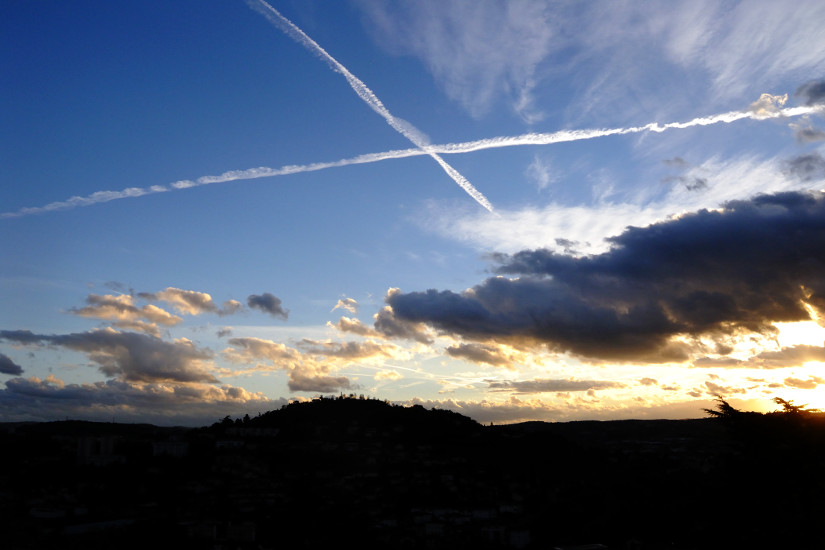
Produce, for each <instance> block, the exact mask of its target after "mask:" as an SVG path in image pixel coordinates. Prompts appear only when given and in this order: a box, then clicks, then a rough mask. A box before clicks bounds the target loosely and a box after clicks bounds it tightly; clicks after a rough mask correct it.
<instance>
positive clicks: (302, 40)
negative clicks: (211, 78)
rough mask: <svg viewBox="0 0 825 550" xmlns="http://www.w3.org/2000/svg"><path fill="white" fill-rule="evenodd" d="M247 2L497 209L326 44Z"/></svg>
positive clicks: (259, 1)
mask: <svg viewBox="0 0 825 550" xmlns="http://www.w3.org/2000/svg"><path fill="white" fill-rule="evenodd" d="M247 4H248V5H249V7H251V8H252V9H254V10H255V11H257V12H259V13H261V14H263V15H264V17H266V18H267V19H268V20H269V21H270V22H271V23H272V24H273V25H275V26H276V27H277V28H278V29H280V30H281V31H283V32H284V33H285V34H286V35H287V36H289V37H290V38H292V39H293V40H295V41H296V42H298V43H299V44H300V45H302V46H303V47H305V48H306V49H308V50H309V51H311V52H312V53H314V54H315V55H317V56H318V57H320V58H321V59H323V60H324V61H326V62H327V64H328V65H329V66H330V68H331V69H332V70H333V71H335V72H337V73H340V74H342V75H343V76H344V78H346V79H347V82H348V83H349V85H350V86H351V87H352V89H353V90H355V93H356V94H358V97H360V98H361V99H362V100H363V101H364V103H366V104H367V105H369V106H370V108H371V109H372V110H373V111H375V112H376V113H378V114H379V115H381V116H382V117H383V118H384V120H386V121H387V124H389V125H390V126H391V127H392V128H393V129H394V130H395V131H396V132H398V133H399V134H401V135H402V136H404V137H405V138H407V139H408V140H410V141H411V142H412V143H413V145H415V146H416V147H418V148H419V149H421V150H422V151H426V153H425V154H427V155H429V156H430V157H432V158H433V160H435V161H436V162H437V163H438V164H439V166H441V168H442V169H443V170H444V171H445V172H447V175H449V176H450V177H451V178H452V179H453V180H454V181H455V182H456V183H457V184H458V185H459V186H460V187H461V188H462V189H464V191H466V192H467V194H469V195H470V196H471V197H473V198H474V199H475V200H476V202H478V203H479V204H480V205H481V206H483V207H484V208H486V209H487V210H489V211H490V212H492V211H493V205H492V204H490V201H488V200H487V197H485V196H484V195H482V194H481V192H480V191H479V190H478V189H476V188H475V187H473V185H472V184H471V183H470V182H469V181H467V178H465V177H464V176H462V175H461V174H459V173H458V171H457V170H456V169H455V168H453V167H452V166H450V165H449V164H447V163H446V162H445V161H444V159H442V158H441V157H440V156H439V155H438V154H437V153H436V152H434V151H428V150H427V149H426V146H427V145H429V143H428V140H427V139H426V138H425V137H424V136H423V134H422V133H421V132H420V131H419V130H418V129H417V128H416V127H415V126H413V125H412V124H410V123H409V122H407V121H405V120H402V119H399V118H396V117H394V116H393V115H392V114H391V113H390V112H389V110H388V109H387V108H386V107H384V104H383V103H381V100H379V99H378V97H377V96H376V95H375V94H374V93H373V91H372V90H370V89H369V88H368V87H367V85H366V84H364V83H363V82H362V81H361V80H360V79H359V78H358V77H356V76H355V75H354V74H352V73H351V72H349V71H348V70H347V68H346V67H344V66H343V65H342V64H341V63H339V62H338V60H336V59H335V58H334V57H332V56H331V55H330V54H328V53H327V51H326V50H324V48H322V47H321V46H319V45H318V43H317V42H315V41H314V40H313V39H311V38H310V37H309V36H307V35H306V33H304V31H302V30H301V29H299V28H298V27H297V26H296V25H295V24H294V23H293V22H292V21H290V20H289V19H287V18H286V17H284V16H283V15H281V13H280V12H278V10H276V9H275V8H273V7H272V6H270V5H269V4H267V3H266V2H265V1H264V0H247Z"/></svg>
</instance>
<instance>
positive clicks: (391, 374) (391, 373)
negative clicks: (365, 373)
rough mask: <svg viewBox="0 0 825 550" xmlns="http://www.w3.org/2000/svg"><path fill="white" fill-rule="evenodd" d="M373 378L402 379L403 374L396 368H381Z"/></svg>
mask: <svg viewBox="0 0 825 550" xmlns="http://www.w3.org/2000/svg"><path fill="white" fill-rule="evenodd" d="M373 378H375V379H376V380H401V379H402V378H403V376H401V373H399V372H398V371H395V370H381V371H378V372H376V373H375V376H373Z"/></svg>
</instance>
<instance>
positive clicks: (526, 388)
mask: <svg viewBox="0 0 825 550" xmlns="http://www.w3.org/2000/svg"><path fill="white" fill-rule="evenodd" d="M489 387H490V389H493V390H500V391H515V392H516V393H557V392H581V391H583V392H586V391H590V390H604V389H611V388H623V387H624V384H621V383H619V382H610V381H599V380H555V379H538V380H517V381H511V380H505V381H495V382H490V384H489Z"/></svg>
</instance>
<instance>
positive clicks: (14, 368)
mask: <svg viewBox="0 0 825 550" xmlns="http://www.w3.org/2000/svg"><path fill="white" fill-rule="evenodd" d="M0 374H11V375H14V376H19V375H21V374H23V367H21V366H20V365H18V364H17V363H15V362H14V361H12V360H11V357H9V356H8V355H6V354H3V353H0Z"/></svg>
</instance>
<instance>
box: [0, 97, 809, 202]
mask: <svg viewBox="0 0 825 550" xmlns="http://www.w3.org/2000/svg"><path fill="white" fill-rule="evenodd" d="M822 110H823V106H821V105H814V106H810V107H792V108H787V109H781V110H777V111H775V112H773V113H770V114H763V113H757V112H754V111H731V112H728V113H723V114H720V115H714V116H709V117H700V118H694V119H693V120H690V121H688V122H670V123H667V124H659V123H657V122H653V123H650V124H646V125H644V126H635V127H631V128H605V129H589V130H561V131H558V132H550V133H532V134H523V135H520V136H502V137H494V138H488V139H480V140H477V141H467V142H463V143H447V144H444V145H427V146H426V147H424V150H422V149H397V150H393V151H384V152H383V153H368V154H365V155H358V156H357V157H350V158H346V159H341V160H336V161H332V162H315V163H312V164H302V165H301V164H299V165H287V166H282V167H280V168H267V167H260V168H250V169H248V170H233V171H230V172H224V173H223V174H220V175H217V176H203V177H200V178H198V179H196V180H183V181H177V182H174V183H171V184H169V185H153V186H151V187H130V188H128V189H123V190H121V191H98V192H96V193H92V194H91V195H87V196H85V197H71V198H70V199H68V200H65V201H60V202H52V203H49V204H47V205H45V206H35V207H26V208H21V209H20V210H17V211H15V212H4V213H2V214H0V218H19V217H21V216H26V215H29V214H41V213H45V212H51V211H54V210H66V209H70V208H76V207H78V206H91V205H93V204H99V203H102V202H109V201H112V200H117V199H126V198H131V197H142V196H144V195H151V194H155V193H164V192H167V191H175V190H179V189H188V188H190V187H199V186H201V185H209V184H212V183H227V182H233V181H246V180H253V179H258V178H271V177H275V176H287V175H290V174H300V173H302V172H315V171H318V170H326V169H328V168H337V167H341V166H350V165H353V164H369V163H373V162H379V161H382V160H391V159H400V158H408V157H416V156H422V155H429V154H430V153H438V154H461V153H471V152H474V151H481V150H484V149H495V148H500V147H515V146H522V145H551V144H554V143H564V142H570V141H581V140H587V139H595V138H600V137H605V136H613V135H623V134H632V133H640V132H646V131H648V132H664V131H665V130H670V129H674V128H676V129H681V128H690V127H692V126H709V125H711V124H718V123H720V122H722V123H726V124H729V123H731V122H735V121H737V120H742V119H748V118H750V119H756V120H764V119H768V118H782V117H788V118H790V117H795V116H801V115H806V114H811V113H815V112H822Z"/></svg>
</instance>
